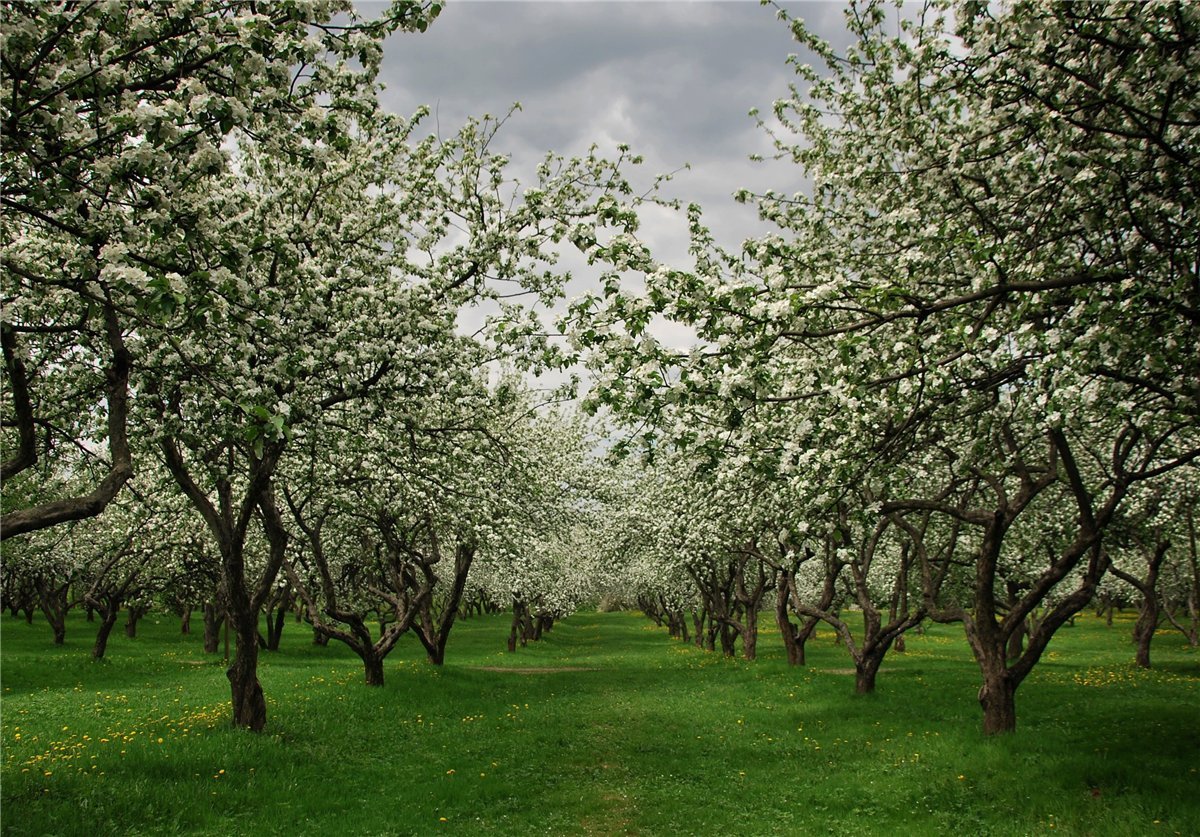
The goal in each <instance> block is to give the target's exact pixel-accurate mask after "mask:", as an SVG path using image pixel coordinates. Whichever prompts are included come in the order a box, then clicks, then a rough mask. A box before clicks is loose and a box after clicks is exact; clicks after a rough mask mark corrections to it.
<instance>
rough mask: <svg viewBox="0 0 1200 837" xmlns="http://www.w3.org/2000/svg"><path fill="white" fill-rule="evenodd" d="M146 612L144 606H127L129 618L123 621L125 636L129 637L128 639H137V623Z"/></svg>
mask: <svg viewBox="0 0 1200 837" xmlns="http://www.w3.org/2000/svg"><path fill="white" fill-rule="evenodd" d="M147 610H149V608H147V607H146V606H145V605H130V606H129V618H128V619H126V620H125V636H127V637H129V638H130V639H134V638H136V637H137V626H138V622H140V621H141V619H142V617H143V616H145V615H146V611H147Z"/></svg>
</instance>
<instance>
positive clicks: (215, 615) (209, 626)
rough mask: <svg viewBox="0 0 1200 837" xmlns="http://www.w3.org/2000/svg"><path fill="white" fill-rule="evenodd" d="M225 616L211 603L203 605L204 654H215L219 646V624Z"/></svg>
mask: <svg viewBox="0 0 1200 837" xmlns="http://www.w3.org/2000/svg"><path fill="white" fill-rule="evenodd" d="M224 621H225V616H224V615H223V614H222V613H221V612H220V611H219V610H218V609H217V606H216V605H215V604H214V603H213V602H205V603H204V653H205V654H215V653H217V649H218V648H219V647H220V645H221V623H223V622H224Z"/></svg>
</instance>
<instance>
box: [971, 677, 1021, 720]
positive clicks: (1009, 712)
mask: <svg viewBox="0 0 1200 837" xmlns="http://www.w3.org/2000/svg"><path fill="white" fill-rule="evenodd" d="M1016 694H1017V687H1016V684H1015V683H1013V682H1012V680H1011V679H1010V678H1009V675H1008V669H1007V668H1006V667H1005V666H1004V665H1003V664H1001V665H999V666H993V667H988V668H987V669H986V670H985V671H984V675H983V686H981V687H980V689H979V705H980V706H981V707H983V732H984V734H985V735H999V734H1001V733H1007V732H1014V731H1015V730H1016V728H1017V702H1016Z"/></svg>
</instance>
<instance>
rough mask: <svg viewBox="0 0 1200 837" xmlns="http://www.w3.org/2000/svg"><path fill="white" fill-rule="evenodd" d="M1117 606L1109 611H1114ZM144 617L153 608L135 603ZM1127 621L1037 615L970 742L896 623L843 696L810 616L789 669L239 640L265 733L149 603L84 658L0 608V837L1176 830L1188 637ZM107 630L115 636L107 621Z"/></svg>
mask: <svg viewBox="0 0 1200 837" xmlns="http://www.w3.org/2000/svg"><path fill="white" fill-rule="evenodd" d="M1130 618H1131V617H1130ZM156 620H157V621H156ZM1130 624H1131V623H1130V621H1129V620H1128V619H1126V620H1124V621H1121V620H1119V621H1118V623H1117V624H1116V625H1114V627H1112V628H1106V627H1105V626H1104V624H1103V623H1102V622H1100V621H1097V620H1095V619H1092V618H1081V619H1080V622H1079V624H1078V626H1076V627H1074V628H1066V629H1064V630H1062V631H1060V634H1059V637H1058V638H1056V640H1055V641H1054V644H1053V645H1052V646H1051V648H1050V650H1049V651H1048V653H1047V655H1046V657H1045V658H1044V659H1043V661H1042V663H1041V664H1040V665H1039V666H1038V668H1037V669H1036V670H1035V671H1034V673H1033V675H1032V676H1031V677H1030V679H1029V680H1028V681H1026V683H1025V684H1024V685H1023V686H1022V687H1021V690H1020V691H1019V692H1018V694H1017V713H1018V715H1017V725H1018V730H1017V732H1016V734H1014V735H1010V736H1004V737H1001V738H998V739H992V740H986V739H984V737H983V736H982V734H981V732H980V727H981V714H980V710H979V707H978V705H977V703H976V701H975V694H976V691H977V689H978V685H979V684H978V672H977V669H976V668H975V664H974V662H973V661H972V660H971V658H970V654H969V651H968V650H967V648H966V644H965V641H964V640H963V637H962V632H961V629H960V628H958V627H957V626H948V627H934V628H932V629H930V630H929V631H928V632H927V633H926V634H925V635H924V636H916V635H910V637H909V643H908V652H907V653H906V654H892V655H890V656H889V657H888V659H887V660H885V662H884V668H883V670H882V671H881V673H880V675H879V681H878V691H877V693H876V694H874V695H869V696H864V697H856V696H855V695H854V694H853V688H854V681H853V676H852V675H851V674H850V673H848V672H849V671H850V668H849V667H850V663H849V659H848V657H847V655H846V654H845V652H844V651H843V650H842V649H841V648H839V647H838V646H836V645H835V644H834V643H833V641H832V635H831V634H830V633H828V632H825V633H823V634H821V635H819V636H818V637H817V638H816V639H814V640H812V641H811V642H810V643H809V665H808V666H806V667H804V668H800V669H789V668H788V667H787V665H786V664H785V662H784V661H783V659H782V658H781V656H782V655H781V653H780V652H781V651H782V647H781V644H780V642H779V637H778V635H777V633H774V632H766V631H764V635H763V636H762V637H761V639H760V642H759V648H760V653H761V654H762V659H760V660H759V661H757V662H755V663H747V662H744V661H742V660H725V659H722V658H721V657H720V656H718V655H714V654H710V653H705V652H703V651H699V650H697V649H695V648H694V647H693V646H690V645H683V644H681V643H679V642H677V641H673V640H671V639H669V638H668V637H667V635H666V631H665V630H663V629H658V628H655V627H653V626H652V625H651V624H650V623H648V622H647V621H646V620H645V619H643V618H642V617H641V616H638V615H633V614H624V613H611V614H595V613H580V614H576V615H575V616H573V617H571V618H570V619H568V620H567V621H566V622H564V623H562V624H561V625H559V626H558V627H556V628H555V629H554V631H553V632H551V633H550V634H548V635H547V637H546V638H545V639H544V640H543V641H542V642H540V643H536V644H534V645H531V646H530V647H528V648H525V649H520V650H519V651H518V652H517V653H515V654H508V653H506V652H504V650H503V646H504V638H505V635H506V633H507V617H505V616H500V617H490V618H476V619H472V620H469V621H466V622H462V623H460V624H459V625H457V626H456V627H455V629H454V635H453V636H452V638H451V641H450V647H449V651H448V653H447V663H446V665H445V667H444V668H442V669H440V670H439V669H435V668H433V667H432V666H430V665H428V664H427V663H426V662H425V661H424V658H423V652H422V651H421V650H420V648H419V646H417V645H416V643H415V642H406V643H404V644H402V645H401V646H400V647H399V648H398V649H397V650H396V651H395V652H394V653H393V654H392V655H391V657H389V659H388V663H387V665H386V677H387V684H386V685H385V686H384V687H383V688H369V687H367V686H364V685H363V684H362V677H363V674H362V667H361V665H360V663H359V662H358V660H357V658H356V657H354V656H353V654H351V653H350V652H348V651H347V650H345V649H343V648H341V647H335V645H334V644H331V645H330V647H328V648H319V647H314V646H313V645H311V642H310V640H311V633H310V632H309V631H308V630H307V629H306V628H305V627H304V626H301V625H296V624H294V623H293V624H289V625H288V627H287V628H286V629H285V631H284V644H283V649H282V650H281V651H279V652H275V653H266V652H264V653H263V655H262V658H261V663H260V677H261V679H262V682H263V686H264V688H265V690H266V694H267V701H268V713H269V715H268V721H267V724H268V729H267V732H266V733H265V734H262V735H254V734H250V733H245V732H240V731H236V730H233V729H231V728H230V727H229V724H228V714H229V708H228V701H229V694H228V686H227V682H226V680H225V677H224V671H223V668H222V666H221V663H220V660H219V659H217V658H215V657H212V656H209V657H206V656H205V655H204V653H203V651H202V648H201V642H200V637H199V636H198V635H192V636H181V635H180V634H179V633H178V631H179V628H178V622H177V620H175V619H174V618H171V617H168V616H159V615H155V614H151V615H150V616H148V617H147V618H146V619H144V620H143V621H142V623H141V625H140V630H139V633H140V635H139V637H138V638H137V639H132V640H131V639H127V638H126V637H124V636H123V635H121V636H116V635H114V637H113V638H112V640H111V642H110V644H109V651H108V657H109V659H107V660H105V661H103V662H100V663H94V662H92V661H91V659H90V658H89V651H90V647H91V642H92V640H93V638H94V627H95V626H94V625H89V624H87V623H86V622H85V621H84V620H83V618H82V616H76V617H75V618H73V619H72V621H71V622H70V623H69V624H68V631H67V644H66V645H65V646H64V647H60V648H55V647H54V646H53V645H51V636H50V631H49V628H48V627H47V626H46V625H45V624H44V623H42V622H41V621H37V622H35V623H34V624H33V625H32V626H29V625H26V624H25V623H24V622H23V621H21V620H14V619H12V618H10V617H8V616H7V615H6V616H4V617H3V620H2V623H0V625H2V635H0V663H2V668H0V685H2V688H3V691H2V695H3V699H2V703H0V713H2V719H0V741H2V745H0V748H2V749H0V760H2V766H3V771H2V774H0V778H2V798H0V802H2V807H0V826H2V830H3V833H4V834H13V835H16V834H38V835H50V834H87V835H93V834H122V835H143V834H177V833H178V834H215V835H230V834H246V835H266V834H288V835H308V834H337V835H370V834H389V835H391V834H395V835H400V834H416V835H426V834H521V835H529V834H554V835H557V834H640V835H681V834H703V835H760V834H761V835H767V834H782V835H792V834H795V835H808V834H834V835H858V834H881V835H904V834H914V835H930V834H948V835H950V834H952V835H983V834H998V835H999V834H1006V835H1007V834H1012V835H1023V834H1088V835H1104V834H1110V835H1143V834H1180V835H1198V834H1200V774H1198V772H1197V771H1198V770H1200V654H1197V653H1196V651H1194V650H1192V649H1188V648H1187V647H1186V644H1185V643H1184V641H1183V638H1182V637H1181V636H1180V635H1179V634H1177V633H1175V634H1172V633H1165V632H1164V633H1162V634H1161V635H1160V636H1158V637H1156V639H1155V645H1154V650H1153V654H1154V660H1155V664H1156V669H1155V670H1154V671H1150V672H1143V671H1139V670H1137V669H1135V668H1134V667H1133V665H1132V658H1133V648H1132V646H1131V645H1130V643H1129V628H1130ZM117 633H119V629H118V631H117Z"/></svg>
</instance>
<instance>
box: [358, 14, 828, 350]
mask: <svg viewBox="0 0 1200 837" xmlns="http://www.w3.org/2000/svg"><path fill="white" fill-rule="evenodd" d="M357 5H358V6H359V8H360V10H361V11H362V12H364V13H366V14H368V15H370V14H372V13H378V11H380V10H381V9H382V8H383V6H382V4H379V3H372V2H370V1H369V0H366V1H360V2H359V3H358V4H357ZM783 5H784V6H785V7H786V8H787V9H788V11H789V13H790V14H792V15H794V16H797V17H802V18H804V19H805V20H806V21H807V22H808V24H809V25H810V26H811V27H813V28H814V29H816V30H817V31H819V32H821V33H823V34H826V33H828V34H826V37H832V38H833V39H834V40H838V39H837V38H836V34H835V33H837V32H839V31H841V30H842V28H843V20H844V18H843V9H844V4H843V3H840V2H800V3H785V4H783ZM797 51H799V47H798V45H797V44H796V43H795V42H794V41H793V40H792V38H791V35H790V32H789V31H788V28H787V26H786V25H785V24H784V23H782V22H780V21H779V20H777V19H776V16H775V11H774V9H771V8H767V7H763V6H761V5H760V4H759V3H758V2H757V0H724V2H685V0H674V1H673V2H664V1H663V0H659V1H658V2H645V0H640V2H634V1H633V0H629V1H628V2H595V1H594V0H593V1H592V2H565V0H560V2H553V1H550V0H543V2H529V1H528V0H505V1H501V0H450V1H449V2H448V3H447V4H446V7H445V9H444V10H443V12H442V13H441V15H440V16H439V17H438V19H437V20H436V21H435V22H434V24H433V25H432V26H431V27H430V29H429V30H428V31H427V32H425V33H420V34H417V33H411V34H410V33H403V34H398V35H395V36H393V37H391V38H390V39H389V40H388V41H387V43H386V44H385V48H384V60H383V68H382V72H381V77H380V80H381V81H382V82H383V83H384V84H385V85H386V89H385V91H384V93H383V102H384V105H385V107H387V108H389V109H391V110H394V111H396V112H398V113H403V114H408V113H412V112H413V111H415V110H416V109H417V108H418V107H419V106H421V105H429V106H430V107H431V108H433V109H434V110H435V113H436V120H435V119H433V118H431V119H430V121H429V122H428V123H427V127H428V128H429V129H430V130H432V129H434V128H435V127H436V126H438V125H440V132H441V133H442V134H443V135H448V134H452V133H453V132H455V131H456V130H457V128H458V127H459V126H460V125H461V124H462V123H463V122H464V121H465V120H466V118H467V117H468V116H471V115H474V116H482V115H483V114H492V115H502V114H504V113H506V112H507V111H508V109H509V107H510V106H511V105H512V104H513V103H515V102H520V104H521V108H522V109H521V111H520V112H519V113H517V114H515V115H514V116H513V118H512V119H511V120H510V121H509V122H508V124H507V125H506V126H505V127H504V129H503V131H502V133H501V135H500V137H499V145H498V147H499V148H500V149H501V150H503V151H505V152H507V153H510V154H511V155H512V156H513V159H514V169H515V170H517V171H522V170H529V169H530V168H531V167H532V166H533V165H536V163H537V162H538V161H539V160H540V159H541V158H542V156H543V155H544V154H545V153H546V152H547V151H554V152H557V153H560V154H564V155H573V154H579V153H582V152H584V151H586V150H587V148H588V147H589V146H590V145H591V144H592V143H598V144H599V145H600V147H601V148H602V149H603V150H606V151H611V150H612V149H613V148H614V147H615V145H616V144H617V143H627V144H628V145H629V146H630V147H631V150H632V151H633V153H636V154H641V155H643V156H644V157H645V163H644V165H643V166H641V167H640V172H641V174H640V175H639V177H644V178H645V182H646V183H649V181H650V180H652V178H653V176H654V175H656V174H660V173H666V172H671V171H675V170H677V169H679V168H680V167H682V166H683V165H684V164H685V163H686V164H689V165H690V169H689V170H687V171H682V172H679V173H678V174H677V175H676V177H675V180H674V181H673V183H672V184H671V186H670V189H669V194H670V196H671V197H678V198H680V199H682V200H683V201H684V203H687V202H696V203H699V204H700V205H701V206H703V208H704V212H705V217H706V219H707V221H708V223H709V226H710V227H712V229H713V230H714V232H715V233H716V234H717V236H718V239H719V240H720V241H722V242H723V243H726V244H732V245H736V243H737V242H739V241H741V240H742V239H743V238H744V237H746V236H747V235H751V234H754V233H755V232H756V230H758V229H760V228H759V226H758V222H757V220H756V218H755V215H754V211H753V209H752V208H751V207H749V206H742V205H738V204H736V203H735V202H734V201H733V200H732V197H731V195H732V194H733V192H734V191H736V190H737V189H739V188H752V189H765V188H767V187H768V186H769V187H773V188H775V189H778V190H781V191H795V190H796V189H797V188H799V187H800V184H799V179H798V178H799V173H798V171H797V170H796V169H795V167H794V166H790V165H780V164H772V163H769V162H768V163H766V164H763V163H751V162H750V161H749V160H748V157H749V155H750V154H752V153H756V152H757V153H764V154H769V153H770V151H771V147H770V143H769V140H768V138H767V136H766V135H765V133H764V132H763V131H762V129H760V128H759V127H758V126H757V125H756V124H755V120H754V119H753V118H751V117H750V116H749V115H748V112H749V110H750V109H751V108H753V107H758V108H760V109H761V110H762V111H763V112H764V113H768V114H769V113H770V108H771V103H772V102H773V101H774V100H775V99H778V98H782V97H784V96H786V95H787V91H788V83H789V82H790V81H791V80H793V79H794V78H795V76H794V74H793V72H792V70H791V67H790V66H789V65H788V64H787V63H786V61H787V57H788V55H789V54H790V53H793V52H797ZM641 235H642V237H643V238H644V239H645V240H646V241H647V242H648V243H649V244H650V245H651V247H652V251H653V252H654V254H655V256H656V257H658V258H660V259H661V260H663V261H667V262H669V263H672V264H678V265H680V266H683V267H686V248H687V236H686V226H685V224H684V223H683V220H682V217H681V216H679V215H675V214H672V213H668V212H666V211H650V212H648V213H644V214H643V229H642V232H641ZM581 281H582V280H581ZM579 284H580V283H579V282H577V283H576V286H579ZM664 336H669V335H664ZM675 336H676V337H677V338H678V339H680V340H682V339H686V335H675ZM672 342H677V341H674V340H673V341H672Z"/></svg>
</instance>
